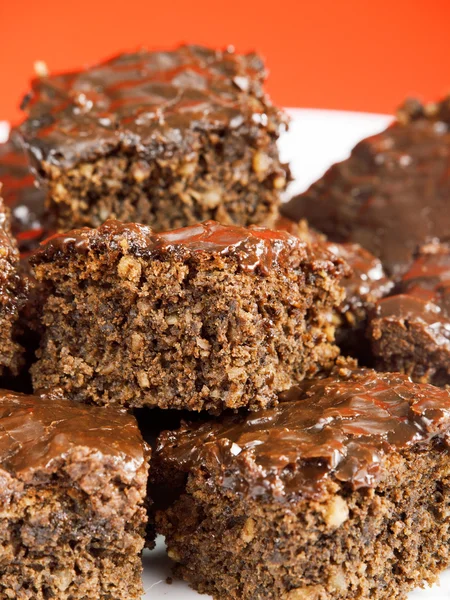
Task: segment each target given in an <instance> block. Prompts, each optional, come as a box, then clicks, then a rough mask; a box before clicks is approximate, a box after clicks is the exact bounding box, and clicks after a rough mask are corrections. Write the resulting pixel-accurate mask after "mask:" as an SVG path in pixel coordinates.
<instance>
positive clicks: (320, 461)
mask: <svg viewBox="0 0 450 600" xmlns="http://www.w3.org/2000/svg"><path fill="white" fill-rule="evenodd" d="M280 401H281V402H280V404H279V405H278V406H276V407H275V408H272V409H270V410H264V411H259V412H257V413H251V414H241V415H234V416H227V417H224V418H222V419H221V420H219V421H215V422H206V423H202V424H198V423H193V424H183V425H182V426H181V428H180V429H179V430H178V431H170V432H164V433H163V434H162V435H161V436H160V438H159V441H158V446H157V450H156V455H155V457H156V458H155V461H156V464H158V465H161V467H162V468H163V469H164V468H166V467H168V468H171V469H173V468H175V469H177V470H180V471H185V472H189V471H195V470H196V469H199V468H200V469H201V468H205V469H206V470H207V471H209V472H210V473H211V474H212V476H213V478H214V481H215V482H218V484H219V485H220V486H222V487H223V488H225V489H227V490H230V491H232V492H235V493H239V494H243V495H248V496H251V497H253V498H256V497H260V496H271V497H273V499H275V500H278V501H282V502H283V501H292V500H296V499H299V498H302V497H306V498H319V497H320V496H321V495H322V494H323V493H324V488H325V485H326V482H327V480H330V479H332V480H334V481H337V482H339V483H341V484H344V485H348V486H349V487H350V488H352V489H359V488H367V487H374V486H376V485H377V482H378V481H379V480H380V478H382V477H383V473H384V463H385V458H386V457H387V456H388V455H389V454H392V453H399V452H402V451H404V450H406V449H408V448H411V447H412V446H414V445H421V446H424V445H426V444H428V443H429V442H430V441H431V440H432V439H433V438H438V439H439V440H440V441H442V442H443V443H445V444H446V445H447V446H448V432H449V428H450V394H449V393H448V392H447V391H445V390H441V389H438V388H436V387H434V386H431V385H426V384H415V383H412V382H411V380H410V379H409V378H408V377H407V376H406V375H401V374H397V373H377V372H375V371H373V370H371V369H355V370H349V369H344V370H342V369H341V371H340V372H339V373H338V372H336V373H335V374H334V375H333V376H330V377H328V378H326V379H313V380H306V381H304V382H303V383H302V384H301V385H299V386H297V387H294V388H292V389H291V390H289V391H288V392H285V393H283V394H281V396H280Z"/></svg>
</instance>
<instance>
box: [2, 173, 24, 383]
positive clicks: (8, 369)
mask: <svg viewBox="0 0 450 600" xmlns="http://www.w3.org/2000/svg"><path fill="white" fill-rule="evenodd" d="M0 194H1V184H0ZM9 218H10V217H9V212H8V210H7V209H6V208H5V206H4V203H3V200H2V198H1V196H0V376H1V375H5V374H8V373H9V374H12V375H17V374H18V372H19V370H20V367H21V365H22V363H23V352H24V350H23V348H22V346H21V345H20V343H19V341H18V340H19V337H20V334H21V333H22V331H21V329H22V328H21V324H20V314H21V311H22V310H23V309H24V307H25V305H26V298H27V282H26V280H22V277H21V274H20V258H19V252H18V250H17V245H16V242H15V240H14V238H13V236H12V234H11V228H10V221H9Z"/></svg>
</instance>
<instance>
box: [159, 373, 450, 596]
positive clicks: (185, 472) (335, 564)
mask: <svg viewBox="0 0 450 600" xmlns="http://www.w3.org/2000/svg"><path fill="white" fill-rule="evenodd" d="M449 430H450V395H449V394H448V392H447V391H445V390H442V389H440V388H437V387H434V386H431V385H427V384H415V383H412V382H411V380H410V379H409V378H408V377H407V376H406V375H403V374H398V373H377V372H375V371H373V370H370V369H355V368H348V367H345V368H344V367H341V368H340V369H339V370H336V372H334V373H333V374H332V375H331V376H330V377H328V378H325V379H313V380H308V381H307V380H305V381H303V382H302V383H301V384H300V385H298V386H297V387H295V388H292V389H291V390H290V391H288V392H286V393H283V394H282V395H281V397H280V403H279V405H278V406H276V407H274V408H271V409H268V410H265V411H259V412H256V413H244V414H238V415H231V416H230V415H228V416H225V417H222V418H221V419H220V420H216V421H210V422H206V423H205V422H204V423H185V424H183V425H182V426H181V428H180V429H179V430H178V431H170V432H165V433H163V434H161V436H160V438H159V441H158V446H157V449H156V451H155V454H154V460H153V463H152V474H153V475H152V477H153V481H154V482H155V483H157V484H161V485H163V484H166V485H168V486H170V487H171V488H172V490H173V493H174V496H175V497H176V498H177V499H176V500H175V501H174V502H173V503H172V504H171V505H170V506H169V507H168V508H165V509H163V510H160V511H159V512H158V513H157V516H156V523H157V530H158V531H159V533H161V534H163V535H164V536H165V537H166V543H167V547H168V553H169V556H170V557H171V558H172V559H173V560H174V561H175V562H176V563H177V566H176V573H177V574H178V575H179V576H181V577H183V578H184V579H185V580H186V581H188V582H189V583H190V584H191V585H192V586H193V587H194V588H195V589H196V590H198V591H199V592H201V593H207V594H211V595H212V596H213V597H214V598H215V600H222V599H223V600H225V599H226V600H254V599H256V598H258V599H259V598H261V599H262V598H264V599H267V600H280V599H283V600H350V599H351V600H367V599H368V598H370V600H406V594H407V593H408V592H409V591H410V590H411V589H413V588H414V587H415V586H422V585H423V584H424V583H432V582H434V581H435V580H436V578H437V575H438V573H439V571H441V570H442V569H445V568H446V567H447V566H449V564H450V516H449V511H448V506H449V502H450V477H449Z"/></svg>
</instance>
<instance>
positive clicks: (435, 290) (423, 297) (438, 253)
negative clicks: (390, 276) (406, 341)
mask: <svg viewBox="0 0 450 600" xmlns="http://www.w3.org/2000/svg"><path fill="white" fill-rule="evenodd" d="M376 317H379V318H386V319H395V320H398V319H401V320H405V321H408V322H412V321H415V322H418V323H421V324H422V325H423V326H424V327H426V328H427V331H428V335H429V337H430V339H433V340H434V342H435V343H436V344H437V345H439V346H440V347H441V348H442V349H443V348H444V347H448V348H449V349H450V248H449V247H448V246H446V245H442V244H428V245H427V246H424V247H422V248H421V250H420V252H419V254H418V256H417V258H416V260H415V261H414V263H413V264H412V266H411V268H410V269H409V270H408V271H407V272H406V273H405V274H404V275H403V277H402V279H401V280H400V281H399V282H398V284H397V286H396V288H395V293H394V294H393V295H392V296H389V297H387V298H384V299H382V300H380V302H378V304H377V307H376Z"/></svg>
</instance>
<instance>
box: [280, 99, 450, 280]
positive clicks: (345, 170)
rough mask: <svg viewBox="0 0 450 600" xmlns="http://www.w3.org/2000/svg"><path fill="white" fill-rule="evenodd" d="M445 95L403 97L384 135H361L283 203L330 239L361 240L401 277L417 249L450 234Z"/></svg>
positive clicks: (449, 105)
mask: <svg viewBox="0 0 450 600" xmlns="http://www.w3.org/2000/svg"><path fill="white" fill-rule="evenodd" d="M449 127H450V97H447V98H444V99H443V100H442V101H441V102H439V103H437V104H435V103H433V104H427V105H422V104H421V103H420V102H417V101H413V100H411V101H408V102H406V103H405V104H404V106H402V107H401V108H400V109H399V111H398V117H397V120H396V121H395V122H394V123H393V124H392V125H391V126H390V127H388V128H387V129H386V130H385V131H383V132H382V133H380V134H378V135H375V136H371V137H369V138H367V139H365V140H363V141H361V142H360V143H359V144H357V146H356V147H355V148H354V149H353V151H352V153H351V156H350V157H349V158H348V159H347V160H344V161H343V162H341V163H338V164H336V165H334V166H332V167H331V169H329V171H328V172H327V173H326V174H325V175H324V177H322V178H321V179H320V180H319V181H317V182H316V183H314V184H313V185H312V186H311V187H310V189H309V190H307V191H306V192H305V193H303V194H300V195H299V196H296V197H295V198H293V199H292V200H290V201H289V202H288V203H287V204H283V205H282V206H281V211H282V213H283V214H284V216H286V217H288V218H290V219H293V220H296V221H298V220H299V219H307V220H308V222H309V223H310V225H311V226H312V227H315V228H316V229H318V230H319V231H321V232H323V233H325V234H326V235H328V236H329V238H330V240H331V241H334V242H352V243H358V244H360V245H361V246H363V247H364V248H366V249H367V250H369V251H370V252H371V253H372V254H374V255H375V256H377V257H378V258H379V259H380V260H381V262H382V263H383V266H384V268H385V269H386V271H387V274H388V275H390V276H395V277H398V276H401V274H402V273H404V272H405V271H406V270H407V269H408V268H409V266H410V265H411V263H412V262H413V260H414V256H415V253H416V252H417V250H418V248H419V247H420V246H422V245H423V244H425V243H429V242H430V241H432V240H441V241H447V240H448V232H449V230H450V211H449V210H448V198H449V195H450V168H449V167H450V130H449Z"/></svg>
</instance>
